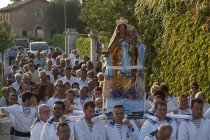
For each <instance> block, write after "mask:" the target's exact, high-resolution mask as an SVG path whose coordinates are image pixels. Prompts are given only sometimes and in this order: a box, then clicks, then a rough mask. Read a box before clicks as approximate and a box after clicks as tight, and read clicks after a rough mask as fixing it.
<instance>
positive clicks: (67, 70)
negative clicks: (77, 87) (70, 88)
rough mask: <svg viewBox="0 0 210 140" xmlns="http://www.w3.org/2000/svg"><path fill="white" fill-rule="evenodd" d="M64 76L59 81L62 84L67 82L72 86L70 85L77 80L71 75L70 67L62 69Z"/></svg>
mask: <svg viewBox="0 0 210 140" xmlns="http://www.w3.org/2000/svg"><path fill="white" fill-rule="evenodd" d="M64 74H65V76H64V77H62V78H61V79H60V80H61V81H62V82H63V83H64V82H69V83H70V84H71V85H72V83H73V82H75V81H76V80H77V78H76V77H74V76H72V75H71V68H70V67H65V68H64Z"/></svg>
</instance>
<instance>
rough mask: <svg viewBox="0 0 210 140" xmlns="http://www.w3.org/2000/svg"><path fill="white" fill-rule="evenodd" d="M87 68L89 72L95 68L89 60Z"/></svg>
mask: <svg viewBox="0 0 210 140" xmlns="http://www.w3.org/2000/svg"><path fill="white" fill-rule="evenodd" d="M86 66H87V69H88V70H91V69H92V68H93V63H92V62H91V61H90V60H89V61H87V62H86Z"/></svg>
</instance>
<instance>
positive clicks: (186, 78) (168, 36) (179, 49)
mask: <svg viewBox="0 0 210 140" xmlns="http://www.w3.org/2000/svg"><path fill="white" fill-rule="evenodd" d="M209 5H210V2H209V1H206V0H199V1H197V0H191V1H183V0H176V1H172V0H162V1H159V0H138V1H137V3H136V13H135V14H136V15H137V19H138V24H139V27H140V28H142V29H145V30H143V32H142V34H143V36H145V40H146V42H147V45H148V46H152V47H153V48H155V51H156V56H155V57H154V58H151V60H150V61H149V62H150V65H152V68H151V69H150V75H151V76H150V77H149V76H148V77H147V78H149V80H148V81H149V82H150V83H153V82H154V81H160V82H161V81H166V82H168V83H169V85H170V89H171V92H174V93H175V94H180V93H183V92H185V91H187V89H188V87H189V85H190V83H191V82H192V81H197V82H198V83H199V84H200V87H201V89H202V91H203V92H204V93H206V95H209V91H210V87H209V85H210V79H209V77H210V71H209V69H208V68H209V66H210V61H209V59H210V51H209V50H210V46H209V44H210V32H209V31H210V30H209V28H210V26H209V25H210V10H209V8H210V6H209ZM146 27H149V28H146ZM207 97H208V99H209V96H207Z"/></svg>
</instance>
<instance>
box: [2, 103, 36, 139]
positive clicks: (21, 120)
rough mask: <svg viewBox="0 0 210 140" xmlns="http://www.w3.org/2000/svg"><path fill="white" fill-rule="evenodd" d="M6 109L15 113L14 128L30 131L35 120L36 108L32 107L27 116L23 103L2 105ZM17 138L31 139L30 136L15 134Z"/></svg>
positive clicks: (20, 130)
mask: <svg viewBox="0 0 210 140" xmlns="http://www.w3.org/2000/svg"><path fill="white" fill-rule="evenodd" d="M0 109H3V110H4V111H6V112H8V113H11V114H13V115H14V128H15V130H17V131H19V132H24V133H28V132H30V129H31V125H32V124H33V122H34V120H35V115H36V110H35V109H34V108H33V107H31V113H30V114H29V115H28V116H25V114H24V113H23V108H22V105H13V106H9V107H1V108H0ZM14 139H15V140H29V139H30V138H29V137H20V136H14Z"/></svg>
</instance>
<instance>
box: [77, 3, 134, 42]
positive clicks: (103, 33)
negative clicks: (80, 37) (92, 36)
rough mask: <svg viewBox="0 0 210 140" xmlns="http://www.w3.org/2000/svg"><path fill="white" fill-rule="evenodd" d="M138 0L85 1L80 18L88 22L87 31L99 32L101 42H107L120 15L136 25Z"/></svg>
mask: <svg viewBox="0 0 210 140" xmlns="http://www.w3.org/2000/svg"><path fill="white" fill-rule="evenodd" d="M135 3H136V0H89V1H85V3H84V6H83V8H82V14H81V16H80V20H82V21H84V22H86V23H87V28H86V31H87V32H89V31H90V30H94V31H96V32H98V33H99V38H100V42H101V43H105V44H107V43H108V41H109V39H110V38H111V35H112V33H113V31H114V28H115V26H116V20H117V19H119V18H120V17H124V18H126V19H128V21H129V23H131V24H132V25H133V26H135V25H136V23H137V22H136V20H135V17H134V10H135V9H134V8H135V7H134V5H135Z"/></svg>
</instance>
